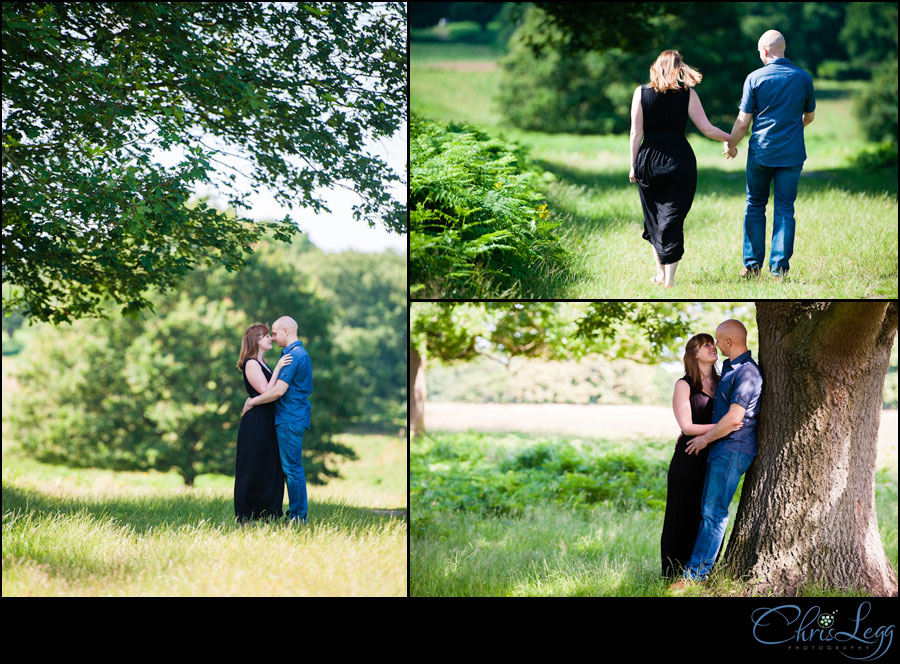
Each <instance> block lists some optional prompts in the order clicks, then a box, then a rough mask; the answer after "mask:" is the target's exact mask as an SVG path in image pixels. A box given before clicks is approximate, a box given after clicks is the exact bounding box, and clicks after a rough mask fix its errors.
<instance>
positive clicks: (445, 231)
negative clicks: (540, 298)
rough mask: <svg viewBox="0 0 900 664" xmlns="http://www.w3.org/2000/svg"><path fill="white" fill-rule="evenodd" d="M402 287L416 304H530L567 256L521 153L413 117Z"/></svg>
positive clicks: (480, 135)
mask: <svg viewBox="0 0 900 664" xmlns="http://www.w3.org/2000/svg"><path fill="white" fill-rule="evenodd" d="M410 125H411V127H410V136H411V141H410V159H411V160H412V178H411V184H410V194H411V198H412V200H411V204H410V209H411V213H410V273H411V274H410V282H411V289H410V290H411V293H412V294H413V295H414V296H418V297H443V298H488V297H509V296H512V295H519V296H533V295H539V294H540V293H535V292H533V290H532V289H533V287H530V286H529V284H536V283H541V280H542V279H547V278H550V277H551V276H552V275H553V274H556V273H559V272H560V271H561V270H562V267H563V265H564V264H565V262H566V259H567V255H566V252H565V250H564V249H563V248H562V247H561V246H560V244H559V242H558V240H557V238H556V236H555V235H554V233H553V230H554V228H555V227H556V225H557V224H555V223H552V222H551V221H550V213H549V211H548V210H547V204H546V202H545V201H544V197H543V195H542V194H541V193H539V192H538V191H537V189H536V184H537V181H538V178H539V173H538V171H537V170H536V169H534V168H533V167H532V166H531V165H530V164H529V163H528V161H527V158H526V154H525V151H524V150H523V149H522V148H521V147H520V146H517V145H515V144H512V143H507V142H506V141H504V140H502V139H499V138H492V137H490V136H488V135H487V134H485V133H484V132H482V131H480V130H478V129H476V128H475V127H472V126H469V125H457V124H450V125H446V124H441V123H437V122H431V121H428V120H426V119H424V118H421V117H419V116H416V115H413V117H412V121H411V123H410Z"/></svg>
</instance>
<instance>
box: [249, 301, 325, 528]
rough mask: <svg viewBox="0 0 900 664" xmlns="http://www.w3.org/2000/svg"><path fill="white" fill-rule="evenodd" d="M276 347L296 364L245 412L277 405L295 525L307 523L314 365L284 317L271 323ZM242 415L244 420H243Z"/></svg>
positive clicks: (280, 450) (283, 466)
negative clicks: (306, 445) (306, 461)
mask: <svg viewBox="0 0 900 664" xmlns="http://www.w3.org/2000/svg"><path fill="white" fill-rule="evenodd" d="M272 336H274V337H275V343H277V344H278V345H279V346H281V347H282V348H283V349H284V350H282V351H281V354H282V355H287V354H290V355H292V356H293V358H294V359H293V361H292V362H291V363H290V364H288V365H286V366H285V367H283V368H282V369H281V373H279V374H278V380H276V381H275V385H273V386H272V387H270V388H269V389H268V390H266V391H265V392H263V393H262V394H260V395H258V396H255V397H253V398H251V399H247V401H246V402H245V403H244V411H243V413H246V412H247V411H248V410H250V409H251V408H253V407H254V406H258V405H260V404H264V403H269V402H271V401H274V402H275V436H276V437H277V438H278V453H279V454H280V456H281V469H282V471H284V479H285V482H286V483H287V490H288V502H289V505H290V509H289V513H288V517H289V519H290V520H292V521H297V522H299V523H306V517H307V513H308V511H309V508H308V503H307V500H306V473H305V472H304V470H303V460H302V458H301V457H302V453H303V434H304V433H305V432H306V430H307V429H309V427H310V412H311V409H310V406H309V395H310V394H312V387H313V380H312V364H311V363H310V360H309V353H307V352H306V349H305V348H304V347H303V342H302V341H300V340H299V339H298V338H297V321H295V320H294V319H293V318H291V317H290V316H282V317H281V318H279V319H278V320H276V321H275V322H274V323H272ZM243 413H241V416H243Z"/></svg>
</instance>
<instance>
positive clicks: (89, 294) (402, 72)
mask: <svg viewBox="0 0 900 664" xmlns="http://www.w3.org/2000/svg"><path fill="white" fill-rule="evenodd" d="M405 14H406V11H405V5H404V3H385V4H383V5H381V6H380V8H376V7H375V6H374V4H373V3H286V4H278V3H239V2H220V3H159V2H132V3H107V4H103V5H97V4H94V3H36V2H16V3H4V4H3V35H2V37H3V109H4V110H3V113H4V117H3V134H4V135H3V146H2V147H3V198H4V200H3V256H2V258H3V280H4V283H10V284H13V285H14V286H15V287H14V288H12V289H11V290H10V292H9V293H6V292H4V294H3V307H4V309H8V308H22V309H23V310H24V311H25V312H26V313H28V315H30V316H31V317H32V318H35V319H38V320H44V321H51V322H66V321H71V320H74V319H77V318H81V317H85V316H97V315H101V313H100V312H101V311H102V310H103V309H104V308H105V306H106V305H107V304H108V303H109V302H115V303H116V304H117V305H120V306H121V310H122V311H123V312H125V313H132V314H133V313H135V312H137V311H139V310H141V309H143V308H146V307H147V306H148V305H149V299H148V297H147V293H148V292H149V291H150V289H152V288H158V289H168V288H171V287H173V286H175V285H176V284H177V283H178V282H179V280H180V279H181V278H183V277H184V275H186V274H187V273H188V272H190V270H192V269H193V268H194V267H196V266H198V265H204V264H212V265H223V266H225V267H226V268H227V269H229V270H236V269H239V268H240V267H241V266H242V265H243V263H244V259H245V256H246V254H247V253H248V252H249V245H250V244H251V243H252V242H253V241H256V240H258V239H259V238H260V237H261V235H262V230H263V228H264V226H263V225H262V224H252V223H250V222H249V221H248V220H247V219H243V218H240V217H237V218H235V217H230V218H229V217H225V216H222V215H219V214H218V213H217V212H216V211H215V210H213V209H212V208H211V207H209V206H208V205H205V204H202V203H201V204H200V205H197V206H195V207H188V206H186V205H185V202H186V201H187V200H188V199H189V198H190V196H191V195H192V192H193V191H194V190H195V188H196V187H197V186H198V185H208V186H213V187H215V188H216V189H217V190H218V191H219V192H220V193H222V194H223V196H225V198H226V200H227V203H228V205H230V206H231V207H232V208H233V209H244V208H247V207H250V206H251V202H250V201H249V200H248V198H249V197H250V196H251V195H253V194H254V193H257V192H258V190H259V188H260V187H265V188H267V189H269V190H271V191H273V192H274V196H275V199H276V200H277V201H278V202H279V203H280V204H283V205H297V206H304V207H307V208H310V209H311V210H312V211H314V212H315V211H320V210H325V209H327V208H326V206H325V203H324V201H323V200H322V199H321V194H320V192H321V191H322V190H324V189H328V188H329V187H332V186H337V185H341V186H347V185H346V183H348V182H350V183H353V190H354V191H355V192H356V193H357V194H359V196H360V198H361V202H360V203H359V204H358V205H357V206H356V207H355V208H354V215H355V216H356V217H357V218H359V219H365V220H366V221H368V223H369V224H370V225H375V223H376V220H380V221H381V222H382V223H383V224H384V225H385V226H386V227H387V228H389V229H392V230H394V231H398V232H403V231H405V229H406V210H405V207H404V206H402V205H401V204H400V203H399V202H398V201H396V200H393V199H392V198H391V196H390V193H389V187H390V186H391V183H392V182H398V181H399V180H400V176H399V175H398V174H396V173H393V172H392V171H391V170H390V168H388V166H387V165H386V164H385V163H384V162H383V161H382V160H381V159H380V158H377V157H373V156H371V154H369V151H368V150H367V148H366V143H367V142H371V141H373V140H377V139H379V138H382V137H385V136H391V135H393V134H394V133H395V132H396V131H397V130H398V129H399V128H400V126H401V124H402V123H403V121H404V120H405V119H406V114H407V113H406V111H407V108H406V106H407V105H406V92H407V82H408V77H407V67H406V64H407V63H406V25H405V23H406V21H405V18H406V16H405ZM160 152H168V153H170V154H171V155H174V156H175V157H176V158H178V159H180V161H179V162H178V163H177V164H176V165H174V166H170V167H166V166H163V165H162V164H160V163H159V158H158V156H157V155H158V154H159V153H160ZM233 157H237V159H234V158H233ZM226 161H230V163H226ZM271 226H272V227H274V228H275V229H276V231H275V237H276V238H277V239H280V240H287V241H289V239H290V237H291V235H292V234H293V233H295V232H296V228H295V227H294V225H293V224H292V223H290V219H289V218H285V219H284V220H281V221H279V222H276V223H273V224H271Z"/></svg>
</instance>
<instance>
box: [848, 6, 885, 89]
mask: <svg viewBox="0 0 900 664" xmlns="http://www.w3.org/2000/svg"><path fill="white" fill-rule="evenodd" d="M897 16H898V13H897V3H896V2H849V3H847V17H846V22H845V24H844V27H843V28H842V29H841V32H840V40H841V42H843V43H844V44H845V47H846V49H847V54H848V55H849V59H850V63H851V64H852V65H853V66H854V67H857V68H867V69H870V70H871V69H873V68H874V67H876V66H878V65H879V64H881V63H884V62H890V61H892V60H893V61H894V63H895V64H896V62H897ZM894 85H895V86H896V82H895V83H894ZM895 104H896V97H895Z"/></svg>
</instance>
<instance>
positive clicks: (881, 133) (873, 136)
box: [856, 60, 897, 146]
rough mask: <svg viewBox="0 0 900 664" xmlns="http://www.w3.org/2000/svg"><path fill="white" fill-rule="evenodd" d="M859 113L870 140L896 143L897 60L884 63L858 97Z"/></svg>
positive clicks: (857, 109)
mask: <svg viewBox="0 0 900 664" xmlns="http://www.w3.org/2000/svg"><path fill="white" fill-rule="evenodd" d="M856 112H857V115H858V116H859V121H860V124H861V125H862V128H863V131H864V132H865V133H866V137H867V138H868V139H869V140H870V141H875V142H879V141H890V142H891V143H893V145H895V146H896V145H897V60H890V61H888V62H885V63H884V64H882V65H881V66H879V67H878V69H876V70H875V73H874V74H873V75H872V82H871V83H870V84H869V85H868V86H866V89H865V90H864V91H863V92H862V94H861V95H860V96H859V97H857V99H856Z"/></svg>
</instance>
